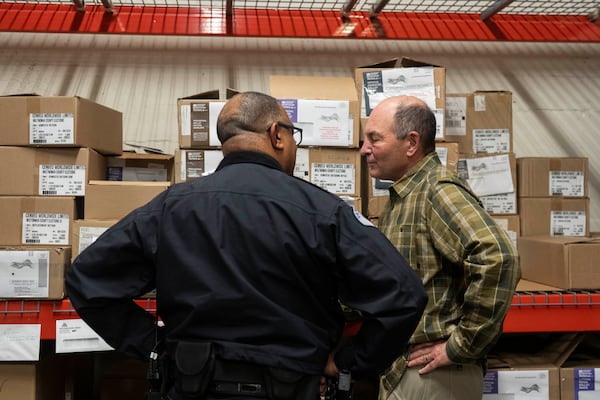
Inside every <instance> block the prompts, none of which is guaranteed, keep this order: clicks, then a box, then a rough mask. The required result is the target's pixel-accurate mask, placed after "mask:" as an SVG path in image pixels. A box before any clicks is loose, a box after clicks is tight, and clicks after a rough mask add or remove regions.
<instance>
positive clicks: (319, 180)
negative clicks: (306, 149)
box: [310, 163, 356, 194]
mask: <svg viewBox="0 0 600 400" xmlns="http://www.w3.org/2000/svg"><path fill="white" fill-rule="evenodd" d="M310 176H311V181H312V183H314V184H315V185H317V186H320V187H322V188H323V189H325V190H328V191H330V192H331V193H336V194H354V193H355V191H356V188H355V180H354V176H355V168H354V165H353V164H328V163H312V164H311V174H310Z"/></svg>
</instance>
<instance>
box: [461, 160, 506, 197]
mask: <svg viewBox="0 0 600 400" xmlns="http://www.w3.org/2000/svg"><path fill="white" fill-rule="evenodd" d="M459 173H460V174H461V177H463V178H464V179H466V180H467V182H468V183H469V186H470V187H471V189H472V190H473V192H475V194H477V195H478V196H489V195H492V194H503V193H512V192H514V191H515V188H514V185H513V179H512V172H511V169H510V159H509V156H508V154H502V155H499V156H488V157H479V158H466V159H460V160H459Z"/></svg>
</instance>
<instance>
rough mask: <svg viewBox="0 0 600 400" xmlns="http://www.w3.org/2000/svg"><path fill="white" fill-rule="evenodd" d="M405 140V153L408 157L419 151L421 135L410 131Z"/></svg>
mask: <svg viewBox="0 0 600 400" xmlns="http://www.w3.org/2000/svg"><path fill="white" fill-rule="evenodd" d="M406 138H407V140H408V149H407V150H406V153H407V155H408V156H409V157H412V156H414V155H415V154H417V152H418V151H419V150H420V149H421V134H420V133H419V132H417V131H410V132H408V134H407V137H406Z"/></svg>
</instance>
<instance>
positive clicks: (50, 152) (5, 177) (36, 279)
mask: <svg viewBox="0 0 600 400" xmlns="http://www.w3.org/2000/svg"><path fill="white" fill-rule="evenodd" d="M0 120H2V121H3V127H2V134H1V135H0V213H1V215H0V219H2V221H4V224H3V227H4V228H3V229H2V230H0V246H2V247H3V251H2V253H0V262H2V263H3V264H4V265H3V268H2V270H3V271H4V273H5V274H6V275H5V277H4V278H3V280H2V291H1V292H0V298H4V299H10V298H20V299H23V298H35V299H62V298H63V297H64V284H63V276H64V270H65V268H66V267H67V265H68V264H69V262H70V257H71V231H72V226H73V222H74V221H75V220H77V219H79V218H81V217H82V216H83V210H84V207H85V206H84V197H85V196H86V190H87V189H88V183H89V181H90V180H93V179H103V178H104V176H105V173H106V171H105V170H106V159H105V157H106V155H110V154H121V151H122V116H121V113H120V112H118V111H115V110H112V109H110V108H108V107H104V106H102V105H100V104H96V103H94V102H92V101H89V100H86V99H83V98H79V97H44V96H6V97H0Z"/></svg>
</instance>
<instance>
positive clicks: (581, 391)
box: [573, 368, 600, 400]
mask: <svg viewBox="0 0 600 400" xmlns="http://www.w3.org/2000/svg"><path fill="white" fill-rule="evenodd" d="M573 373H574V380H575V382H574V383H575V385H574V391H575V392H574V399H575V400H598V399H600V368H574V370H573Z"/></svg>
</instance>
